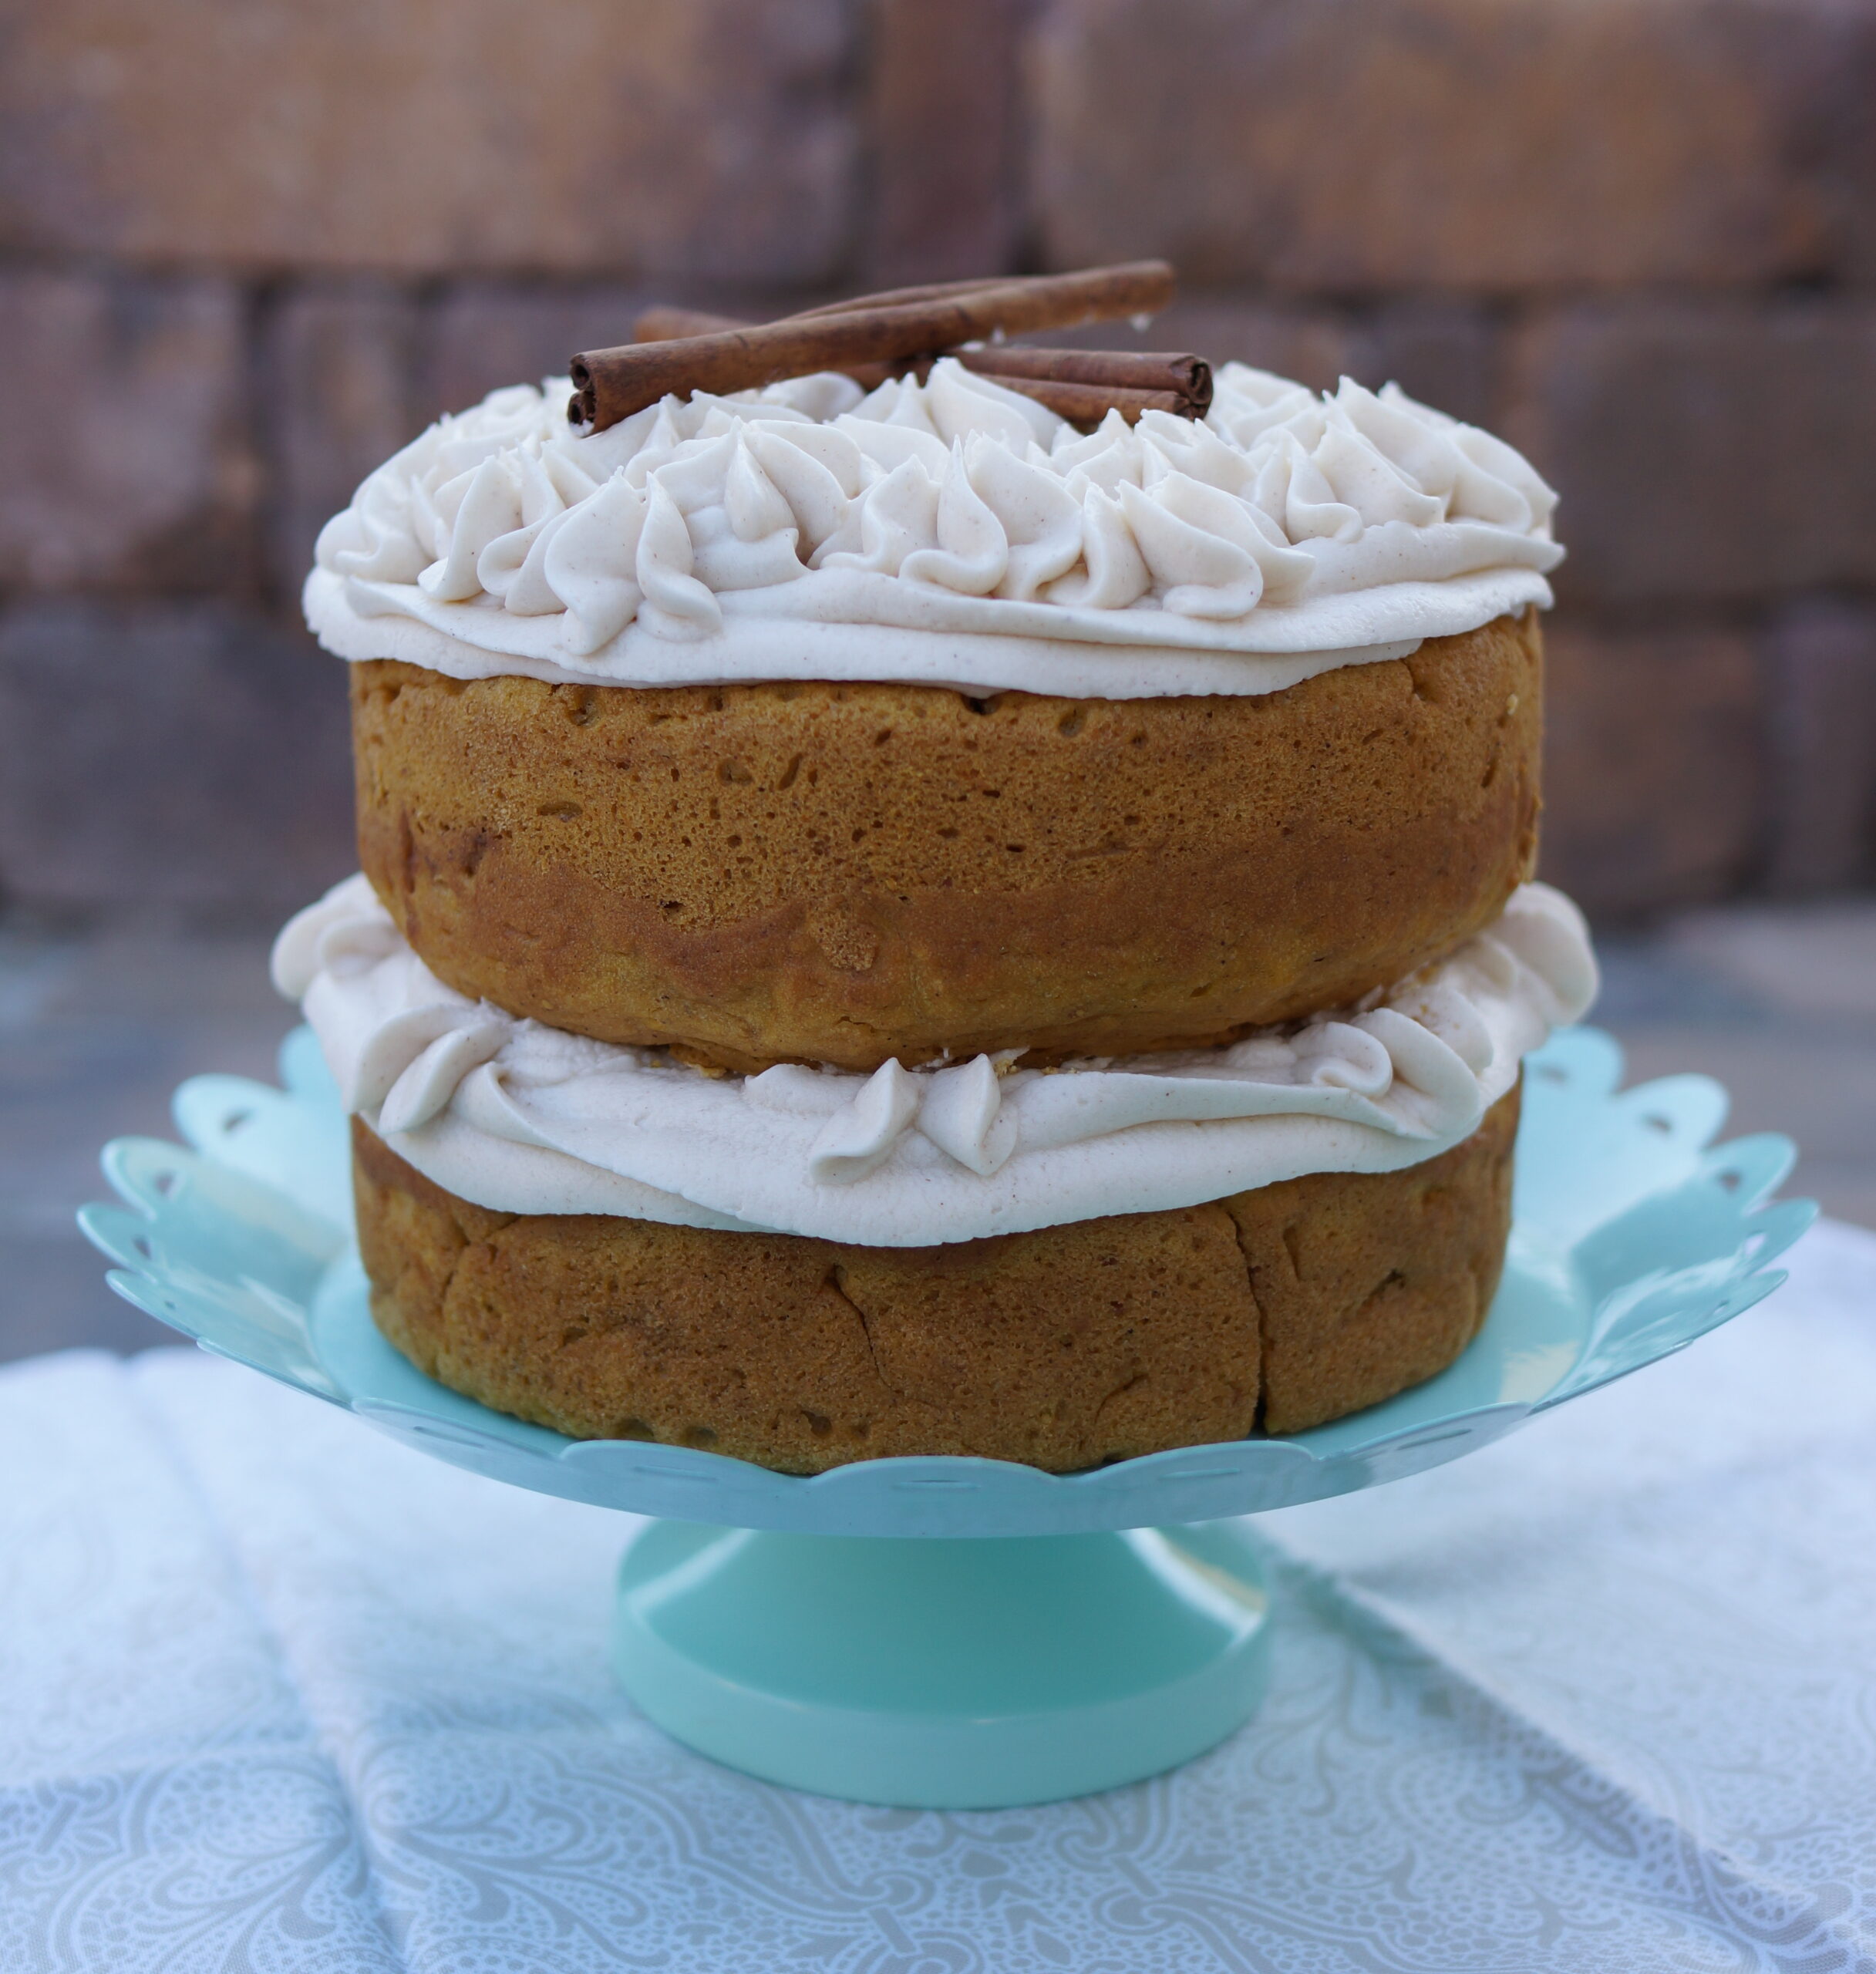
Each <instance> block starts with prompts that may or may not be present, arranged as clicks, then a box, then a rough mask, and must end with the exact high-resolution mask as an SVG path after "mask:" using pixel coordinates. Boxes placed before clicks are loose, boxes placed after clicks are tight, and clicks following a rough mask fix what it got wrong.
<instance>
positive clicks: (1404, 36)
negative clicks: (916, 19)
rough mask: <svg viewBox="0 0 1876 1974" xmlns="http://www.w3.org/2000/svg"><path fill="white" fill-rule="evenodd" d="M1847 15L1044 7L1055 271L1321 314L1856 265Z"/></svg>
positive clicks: (1766, 2)
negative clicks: (1218, 291) (1840, 197)
mask: <svg viewBox="0 0 1876 1974" xmlns="http://www.w3.org/2000/svg"><path fill="white" fill-rule="evenodd" d="M1858 24H1859V12H1858V9H1857V7H1856V6H1854V5H1848V6H1846V5H1841V4H1838V0H1655V4H1652V5H1626V4H1617V3H1616V0H1587V3H1586V4H1567V5H1560V4H1558V0H1056V4H1055V5H1053V6H1052V7H1051V8H1049V12H1048V14H1047V15H1046V19H1045V21H1044V22H1043V23H1042V28H1041V30H1040V33H1039V38H1038V43H1037V48H1036V76H1037V82H1036V126H1037V141H1036V194H1035V196H1036V204H1037V207H1038V209H1039V227H1040V233H1041V237H1042V242H1043V244H1044V249H1045V252H1046V257H1047V258H1048V260H1049V262H1050V263H1051V264H1054V265H1059V266H1075V265H1079V264H1083V263H1084V262H1088V261H1097V260H1101V259H1104V258H1120V257H1124V256H1132V255H1135V254H1164V255H1166V256H1167V258H1170V259H1172V260H1174V261H1177V262H1178V263H1179V264H1180V266H1181V267H1182V268H1184V269H1185V271H1187V274H1188V275H1191V276H1192V277H1194V278H1198V279H1204V280H1208V281H1231V280H1244V279H1259V280H1265V281H1271V282H1275V283H1276V284H1278V285H1282V286H1286V287H1297V288H1311V289H1315V290H1319V291H1341V292H1350V291H1368V290H1372V289H1376V288H1388V287H1395V286H1400V287H1406V288H1447V287H1452V288H1484V289H1492V290H1500V291H1502V290H1511V289H1524V288H1544V287H1552V286H1557V285H1601V284H1609V283H1619V282H1633V281H1695V282H1701V283H1708V282H1720V281H1767V280H1777V279H1781V278H1790V277H1793V276H1804V275H1811V274H1814V273H1817V272H1818V271H1822V270H1823V269H1824V268H1826V267H1827V265H1828V264H1829V263H1830V261H1831V255H1832V254H1833V253H1834V252H1835V251H1841V248H1840V246H1839V243H1837V241H1834V239H1833V237H1832V222H1833V220H1834V218H1835V217H1841V214H1842V212H1843V211H1844V210H1845V208H1844V207H1841V206H1840V205H1839V204H1838V203H1837V201H1836V199H1835V182H1836V179H1837V177H1839V176H1841V174H1842V173H1844V172H1851V173H1854V172H1856V171H1857V170H1858V169H1859V160H1858V159H1857V157H1856V156H1855V155H1854V151H1853V152H1852V153H1851V154H1848V155H1846V154H1844V150H1843V148H1842V147H1844V145H1845V144H1847V143H1850V142H1851V140H1852V139H1853V137H1854V133H1855V131H1856V129H1857V124H1856V120H1855V118H1854V116H1850V115H1847V114H1846V113H1845V108H1846V98H1845V90H1846V88H1847V70H1848V69H1849V68H1850V66H1851V59H1850V58H1851V53H1852V52H1853V51H1854V49H1855V48H1856V46H1857V42H1856V40H1855V31H1856V29H1857V25H1858Z"/></svg>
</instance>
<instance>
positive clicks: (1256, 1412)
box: [352, 1088, 1518, 1474]
mask: <svg viewBox="0 0 1876 1974" xmlns="http://www.w3.org/2000/svg"><path fill="white" fill-rule="evenodd" d="M1517 1110H1518V1093H1517V1090H1516V1088H1514V1089H1513V1090H1512V1091H1511V1093H1510V1094H1509V1095H1507V1096H1504V1097H1503V1098H1501V1099H1500V1100H1499V1102H1497V1103H1495V1104H1494V1106H1493V1107H1492V1108H1491V1109H1490V1110H1489V1111H1488V1112H1487V1113H1486V1116H1485V1119H1484V1122H1483V1123H1481V1124H1480V1127H1479V1128H1478V1130H1477V1131H1475V1132H1474V1134H1473V1135H1472V1136H1471V1137H1469V1138H1467V1140H1465V1141H1464V1142H1463V1143H1462V1144H1458V1145H1456V1146H1454V1147H1453V1148H1452V1149H1451V1150H1449V1151H1447V1152H1443V1153H1442V1154H1440V1155H1439V1156H1438V1157H1434V1158H1431V1159H1429V1160H1426V1163H1425V1164H1420V1165H1413V1166H1409V1167H1406V1168H1405V1169H1403V1170H1402V1171H1395V1172H1385V1173H1379V1174H1366V1173H1337V1172H1328V1173H1315V1174H1309V1175H1308V1176H1306V1177H1302V1178H1297V1179H1289V1180H1285V1181H1282V1183H1281V1184H1276V1185H1271V1186H1265V1187H1261V1188H1259V1189H1258V1191H1254V1192H1248V1193H1240V1194H1236V1195H1235V1196H1234V1197H1233V1198H1229V1199H1225V1200H1221V1201H1217V1202H1216V1203H1215V1204H1210V1205H1205V1206H1195V1207H1187V1208H1181V1209H1180V1210H1178V1211H1172V1212H1159V1213H1139V1214H1117V1215H1114V1216H1113V1217H1111V1218H1106V1219H1101V1220H1089V1221H1076V1222H1073V1223H1071V1224H1068V1225H1066V1226H1061V1227H1049V1228H1041V1229H1039V1230H1038V1231H1035V1232H1032V1233H1025V1234H1012V1235H1002V1236H1000V1237H999V1238H995V1239H991V1240H981V1241H959V1242H956V1243H955V1244H951V1245H946V1246H943V1247H933V1248H870V1247H855V1246H846V1245H840V1244H839V1243H837V1242H835V1241H822V1240H813V1239H809V1238H804V1237H803V1236H800V1235H790V1234H755V1233H732V1232H723V1231H717V1230H714V1229H710V1228H695V1227H674V1226H669V1225H667V1224H664V1223H663V1222H662V1221H644V1220H628V1219H622V1218H612V1217H609V1216H605V1215H601V1214H503V1213H495V1212H491V1211H489V1210H488V1209H487V1208H483V1207H479V1206H473V1205H471V1204H470V1203H469V1202H468V1201H465V1200H461V1199H459V1198H456V1196H455V1195H454V1194H451V1193H448V1192H446V1191H443V1189H442V1188H441V1187H439V1186H437V1185H436V1184H433V1182H432V1181H429V1180H428V1179H426V1178H425V1177H423V1174H420V1173H419V1172H418V1171H416V1170H415V1169H414V1168H413V1167H411V1166H410V1165H409V1164H406V1162H405V1161H404V1160H402V1159H401V1158H399V1157H398V1156H397V1155H396V1153H394V1152H392V1150H389V1147H386V1145H385V1144H384V1143H383V1142H382V1140H380V1139H379V1138H378V1137H376V1136H375V1135H374V1134H372V1131H371V1130H369V1128H368V1127H366V1126H365V1125H364V1124H362V1123H359V1122H358V1121H357V1120H354V1121H353V1125H352V1131H353V1150H354V1174H355V1184H356V1190H357V1196H358V1208H359V1244H360V1246H361V1248H362V1252H363V1255H364V1261H365V1270H366V1272H367V1273H368V1274H369V1276H370V1278H371V1282H372V1316H373V1318H374V1319H375V1320H376V1322H377V1325H378V1327H379V1329H380V1330H381V1331H382V1332H383V1333H384V1335H385V1336H386V1337H387V1338H388V1339H389V1340H390V1342H392V1343H393V1344H394V1345H395V1346H396V1347H397V1348H398V1349H399V1350H400V1351H402V1352H403V1354H404V1355H405V1356H406V1357H408V1358H409V1359H410V1360H411V1361H412V1362H413V1363H415V1364H416V1365H417V1366H419V1368H420V1369H423V1370H424V1371H426V1372H427V1373H429V1375H430V1376H433V1377H434V1378H436V1379H439V1380H440V1382H441V1383H444V1384H446V1385H448V1386H450V1387H451V1388H452V1389H453V1390H456V1391H460V1392H463V1393H466V1394H467V1395H468V1396H470V1397H472V1398H476V1399H479V1400H481V1401H482V1403H484V1404H486V1405H490V1406H493V1407H495V1408H496V1409H497V1410H498V1411H502V1412H507V1413H514V1414H515V1415H516V1416H518V1417H520V1418H523V1419H527V1420H534V1422H536V1423H538V1424H541V1425H544V1426H551V1427H554V1428H556V1429H557V1430H559V1431H561V1432H563V1433H570V1434H571V1435H573V1436H574V1437H577V1438H581V1439H641V1440H663V1441H665V1442H668V1443H672V1444H676V1445H682V1446H692V1447H709V1448H710V1449H712V1450H714V1451H716V1452H718V1453H724V1454H734V1455H735V1456H736V1457H738V1458H739V1459H743V1460H754V1461H756V1462H758V1463H759V1464H761V1465H763V1466H764V1467H773V1468H776V1469H779V1470H781V1471H782V1472H784V1473H790V1474H814V1473H820V1472H821V1471H823V1470H824V1469H826V1468H827V1467H837V1466H839V1465H840V1464H843V1463H844V1462H845V1461H847V1460H869V1459H881V1458H884V1457H888V1456H891V1455H897V1454H976V1455H979V1456H982V1457H985V1458H989V1459H995V1460H1021V1461H1024V1462H1026V1463H1027V1464H1029V1465H1032V1466H1035V1467H1044V1468H1046V1469H1048V1470H1050V1471H1052V1472H1056V1473H1069V1472H1073V1471H1074V1470H1077V1469H1079V1468H1082V1467H1096V1466H1099V1465H1101V1464H1103V1463H1104V1462H1106V1461H1109V1460H1123V1459H1127V1458H1130V1457H1133V1456H1135V1455H1137V1454H1148V1453H1157V1452H1160V1451H1162V1450H1164V1449H1166V1448H1167V1447H1179V1446H1196V1445H1204V1444H1207V1443H1211V1442H1214V1441H1217V1440H1230V1439H1238V1438H1241V1437H1243V1436H1244V1434H1245V1433H1249V1432H1250V1431H1251V1430H1253V1429H1254V1428H1255V1427H1258V1426H1259V1425H1261V1426H1262V1427H1264V1428H1265V1430H1268V1431H1270V1432H1272V1433H1287V1432H1295V1431H1299V1430H1302V1428H1303V1427H1308V1426H1313V1425H1319V1424H1320V1423H1322V1422H1323V1421H1324V1420H1329V1419H1335V1418H1339V1417H1340V1416H1342V1414H1343V1413H1349V1412H1354V1411H1358V1410H1360V1409H1361V1407H1362V1406H1367V1405H1372V1404H1375V1403H1378V1402H1379V1400H1382V1399H1384V1398H1389V1397H1391V1396H1393V1394H1394V1393H1396V1392H1399V1391H1404V1390H1406V1389H1407V1388H1408V1387H1409V1386H1412V1385H1416V1384H1419V1383H1422V1382H1423V1380H1425V1379H1427V1378H1430V1377H1431V1376H1433V1374H1434V1373H1436V1372H1437V1371H1440V1370H1443V1369H1444V1368H1445V1367H1446V1366H1447V1365H1448V1364H1450V1363H1451V1362H1452V1361H1453V1359H1454V1358H1455V1357H1457V1356H1458V1355H1459V1353H1460V1351H1462V1350H1463V1349H1464V1348H1465V1347H1466V1346H1467V1344H1468V1343H1469V1342H1470V1341H1471V1340H1472V1338H1473V1337H1474V1335H1475V1334H1476V1333H1477V1330H1478V1327H1479V1325H1480V1322H1482V1321H1483V1320H1484V1314H1485V1312H1486V1310H1487V1308H1488V1307H1489V1306H1490V1302H1491V1298H1492V1294H1493V1292H1494V1289H1495V1288H1496V1287H1497V1281H1498V1275H1499V1272H1500V1268H1501V1267H1502V1265H1503V1263H1504V1247H1505V1241H1506V1238H1507V1235H1508V1233H1509V1231H1510V1228H1511V1155H1512V1144H1513V1140H1514V1137H1515V1136H1516V1134H1517Z"/></svg>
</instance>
